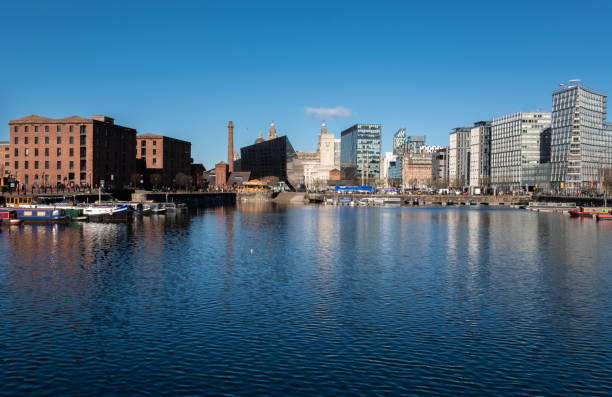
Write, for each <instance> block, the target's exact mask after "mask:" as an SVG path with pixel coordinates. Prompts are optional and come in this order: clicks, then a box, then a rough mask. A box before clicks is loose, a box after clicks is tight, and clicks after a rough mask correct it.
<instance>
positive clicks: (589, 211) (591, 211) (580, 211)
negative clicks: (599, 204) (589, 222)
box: [569, 207, 610, 217]
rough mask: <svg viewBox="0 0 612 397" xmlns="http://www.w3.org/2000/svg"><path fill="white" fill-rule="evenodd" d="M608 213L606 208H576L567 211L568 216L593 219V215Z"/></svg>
mask: <svg viewBox="0 0 612 397" xmlns="http://www.w3.org/2000/svg"><path fill="white" fill-rule="evenodd" d="M609 211H610V210H609V209H608V208H592V207H578V208H576V209H575V210H571V211H569V214H570V216H573V217H582V216H584V217H593V215H600V214H608V213H609Z"/></svg>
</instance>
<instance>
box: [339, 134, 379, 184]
mask: <svg viewBox="0 0 612 397" xmlns="http://www.w3.org/2000/svg"><path fill="white" fill-rule="evenodd" d="M340 139H341V142H342V149H341V167H342V172H343V174H344V176H345V178H346V179H347V180H354V181H355V180H363V181H364V183H366V184H370V183H373V182H374V181H376V180H377V179H380V149H381V125H380V124H355V125H354V126H352V127H350V128H348V129H346V130H344V131H342V134H341V138H340Z"/></svg>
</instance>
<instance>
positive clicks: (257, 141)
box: [255, 132, 264, 144]
mask: <svg viewBox="0 0 612 397" xmlns="http://www.w3.org/2000/svg"><path fill="white" fill-rule="evenodd" d="M262 142H264V139H263V135H262V134H261V132H260V133H259V134H258V135H257V139H255V144H258V143H262Z"/></svg>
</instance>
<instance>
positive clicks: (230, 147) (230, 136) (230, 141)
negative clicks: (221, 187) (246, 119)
mask: <svg viewBox="0 0 612 397" xmlns="http://www.w3.org/2000/svg"><path fill="white" fill-rule="evenodd" d="M227 164H228V165H229V172H234V124H233V123H232V122H231V121H230V122H229V124H228V125H227Z"/></svg>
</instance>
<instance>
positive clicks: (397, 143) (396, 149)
mask: <svg viewBox="0 0 612 397" xmlns="http://www.w3.org/2000/svg"><path fill="white" fill-rule="evenodd" d="M404 153H406V128H404V127H402V128H400V129H399V130H397V132H396V133H395V134H394V135H393V154H394V155H396V156H401V155H403V154H404Z"/></svg>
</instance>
